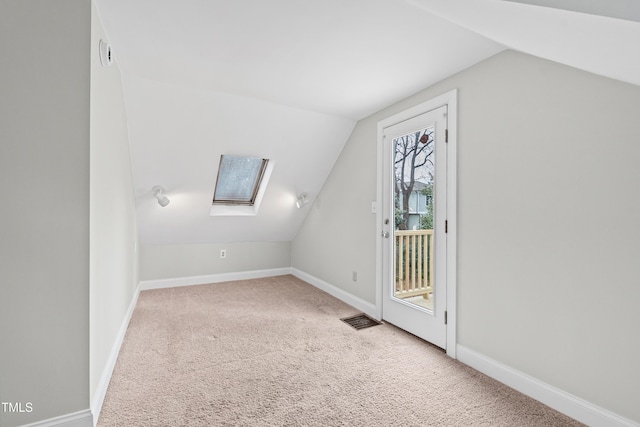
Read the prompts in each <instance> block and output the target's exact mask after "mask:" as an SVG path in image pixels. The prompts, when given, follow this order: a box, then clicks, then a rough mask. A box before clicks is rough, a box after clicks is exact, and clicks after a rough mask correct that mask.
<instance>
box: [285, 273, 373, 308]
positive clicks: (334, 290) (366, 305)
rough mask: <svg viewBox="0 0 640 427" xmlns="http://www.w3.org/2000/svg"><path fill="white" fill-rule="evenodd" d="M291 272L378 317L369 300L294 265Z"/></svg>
mask: <svg viewBox="0 0 640 427" xmlns="http://www.w3.org/2000/svg"><path fill="white" fill-rule="evenodd" d="M291 274H293V275H294V276H296V277H297V278H298V279H300V280H304V281H305V282H307V283H309V284H310V285H313V286H315V287H316V288H318V289H320V290H322V291H324V292H326V293H328V294H329V295H331V296H334V297H336V298H338V299H339V300H341V301H342V302H344V303H347V304H349V305H350V306H352V307H354V308H356V309H358V310H360V311H362V312H363V313H365V314H366V315H368V316H371V317H376V306H375V305H374V304H371V303H370V302H369V301H365V300H363V299H361V298H358V297H356V296H354V295H352V294H350V293H349V292H347V291H345V290H343V289H340V288H338V287H336V286H334V285H332V284H330V283H327V282H325V281H324V280H322V279H318V278H317V277H315V276H312V275H310V274H307V273H305V272H304V271H300V270H298V269H297V268H293V267H292V268H291Z"/></svg>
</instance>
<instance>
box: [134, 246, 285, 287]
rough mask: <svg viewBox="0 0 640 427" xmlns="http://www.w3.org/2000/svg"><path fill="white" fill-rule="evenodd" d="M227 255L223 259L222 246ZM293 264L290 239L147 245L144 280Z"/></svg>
mask: <svg viewBox="0 0 640 427" xmlns="http://www.w3.org/2000/svg"><path fill="white" fill-rule="evenodd" d="M222 249H224V250H226V253H227V256H226V258H224V259H220V250H222ZM290 266H291V243H290V242H238V243H211V244H185V245H143V246H142V247H141V250H140V280H162V279H173V278H183V277H191V276H206V275H214V274H225V273H238V272H247V271H254V270H268V269H275V268H286V267H290Z"/></svg>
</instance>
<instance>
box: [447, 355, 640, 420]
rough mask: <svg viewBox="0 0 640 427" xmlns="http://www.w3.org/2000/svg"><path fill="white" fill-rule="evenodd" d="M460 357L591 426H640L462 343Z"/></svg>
mask: <svg viewBox="0 0 640 427" xmlns="http://www.w3.org/2000/svg"><path fill="white" fill-rule="evenodd" d="M457 347H458V351H457V354H458V360H459V361H460V362H462V363H464V364H465V365H469V366H471V367H472V368H474V369H476V370H478V371H480V372H482V373H483V374H486V375H488V376H490V377H491V378H493V379H495V380H498V381H500V382H501V383H503V384H506V385H508V386H509V387H511V388H514V389H516V390H518V391H519V392H521V393H523V394H526V395H527V396H529V397H531V398H533V399H536V400H538V401H540V402H542V403H544V404H545V405H547V406H549V407H551V408H553V409H555V410H556V411H559V412H562V413H563V414H565V415H568V416H569V417H571V418H574V419H576V420H578V421H580V422H582V423H584V424H587V425H589V426H598V427H640V424H637V423H635V422H634V421H631V420H629V419H627V418H624V417H621V416H619V415H617V414H614V413H613V412H610V411H607V410H606V409H603V408H601V407H599V406H596V405H594V404H592V403H590V402H587V401H586V400H584V399H581V398H579V397H576V396H574V395H572V394H569V393H567V392H565V391H563V390H560V389H559V388H556V387H554V386H552V385H549V384H546V383H544V382H542V381H540V380H538V379H536V378H534V377H531V376H529V375H527V374H525V373H523V372H520V371H518V370H516V369H513V368H511V367H509V366H507V365H504V364H502V363H500V362H498V361H496V360H493V359H491V358H489V357H486V356H484V355H482V354H480V353H477V352H475V351H473V350H471V349H469V348H466V347H464V346H461V345H458V346H457Z"/></svg>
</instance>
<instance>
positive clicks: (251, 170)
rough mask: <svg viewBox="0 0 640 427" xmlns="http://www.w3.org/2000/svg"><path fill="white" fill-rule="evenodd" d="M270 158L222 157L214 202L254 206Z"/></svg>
mask: <svg viewBox="0 0 640 427" xmlns="http://www.w3.org/2000/svg"><path fill="white" fill-rule="evenodd" d="M267 163H268V160H267V159H261V158H259V157H242V156H228V155H223V156H221V157H220V168H219V170H218V182H217V183H216V190H215V193H214V194H213V204H222V205H248V206H253V205H254V203H255V201H256V197H257V195H258V189H259V188H260V182H261V181H262V177H263V176H264V171H265V169H266V166H267Z"/></svg>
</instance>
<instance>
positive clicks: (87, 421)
mask: <svg viewBox="0 0 640 427" xmlns="http://www.w3.org/2000/svg"><path fill="white" fill-rule="evenodd" d="M91 426H93V420H92V415H91V410H90V409H85V410H84V411H78V412H74V413H72V414H67V415H61V416H59V417H55V418H49V419H47V420H43V421H37V422H35V423H31V424H25V425H23V426H22V427H91Z"/></svg>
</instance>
